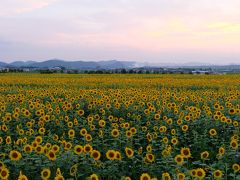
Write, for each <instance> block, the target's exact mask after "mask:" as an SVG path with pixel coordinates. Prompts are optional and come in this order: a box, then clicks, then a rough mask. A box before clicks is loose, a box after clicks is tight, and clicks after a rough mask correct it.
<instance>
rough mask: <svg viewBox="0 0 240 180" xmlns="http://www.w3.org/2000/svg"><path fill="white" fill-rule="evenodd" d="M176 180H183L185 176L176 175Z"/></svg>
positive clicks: (181, 174)
mask: <svg viewBox="0 0 240 180" xmlns="http://www.w3.org/2000/svg"><path fill="white" fill-rule="evenodd" d="M177 179H178V180H184V179H185V174H184V173H178V174H177Z"/></svg>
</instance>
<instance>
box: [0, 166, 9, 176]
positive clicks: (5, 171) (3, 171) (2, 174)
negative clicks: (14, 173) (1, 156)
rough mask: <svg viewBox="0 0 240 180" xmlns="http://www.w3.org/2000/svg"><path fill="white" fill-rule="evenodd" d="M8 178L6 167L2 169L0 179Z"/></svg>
mask: <svg viewBox="0 0 240 180" xmlns="http://www.w3.org/2000/svg"><path fill="white" fill-rule="evenodd" d="M8 177H9V170H8V169H7V168H6V167H4V168H2V169H1V171H0V178H1V179H8Z"/></svg>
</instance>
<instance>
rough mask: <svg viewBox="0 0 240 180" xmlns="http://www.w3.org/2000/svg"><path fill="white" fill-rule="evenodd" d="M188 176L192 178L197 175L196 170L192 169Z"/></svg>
mask: <svg viewBox="0 0 240 180" xmlns="http://www.w3.org/2000/svg"><path fill="white" fill-rule="evenodd" d="M189 174H190V176H192V177H196V175H197V170H196V169H192V170H191V171H190V172H189Z"/></svg>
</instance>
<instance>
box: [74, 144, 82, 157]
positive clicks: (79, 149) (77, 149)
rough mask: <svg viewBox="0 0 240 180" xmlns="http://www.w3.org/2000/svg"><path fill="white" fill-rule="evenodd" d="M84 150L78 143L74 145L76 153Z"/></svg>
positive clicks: (78, 153)
mask: <svg viewBox="0 0 240 180" xmlns="http://www.w3.org/2000/svg"><path fill="white" fill-rule="evenodd" d="M82 152H83V147H82V146H81V145H76V146H75V147H74V153H75V154H77V155H80V154H81V153H82Z"/></svg>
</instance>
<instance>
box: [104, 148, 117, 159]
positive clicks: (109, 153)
mask: <svg viewBox="0 0 240 180" xmlns="http://www.w3.org/2000/svg"><path fill="white" fill-rule="evenodd" d="M106 157H107V158H108V159H109V160H114V159H115V157H116V153H115V151H114V150H108V151H107V153H106Z"/></svg>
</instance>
